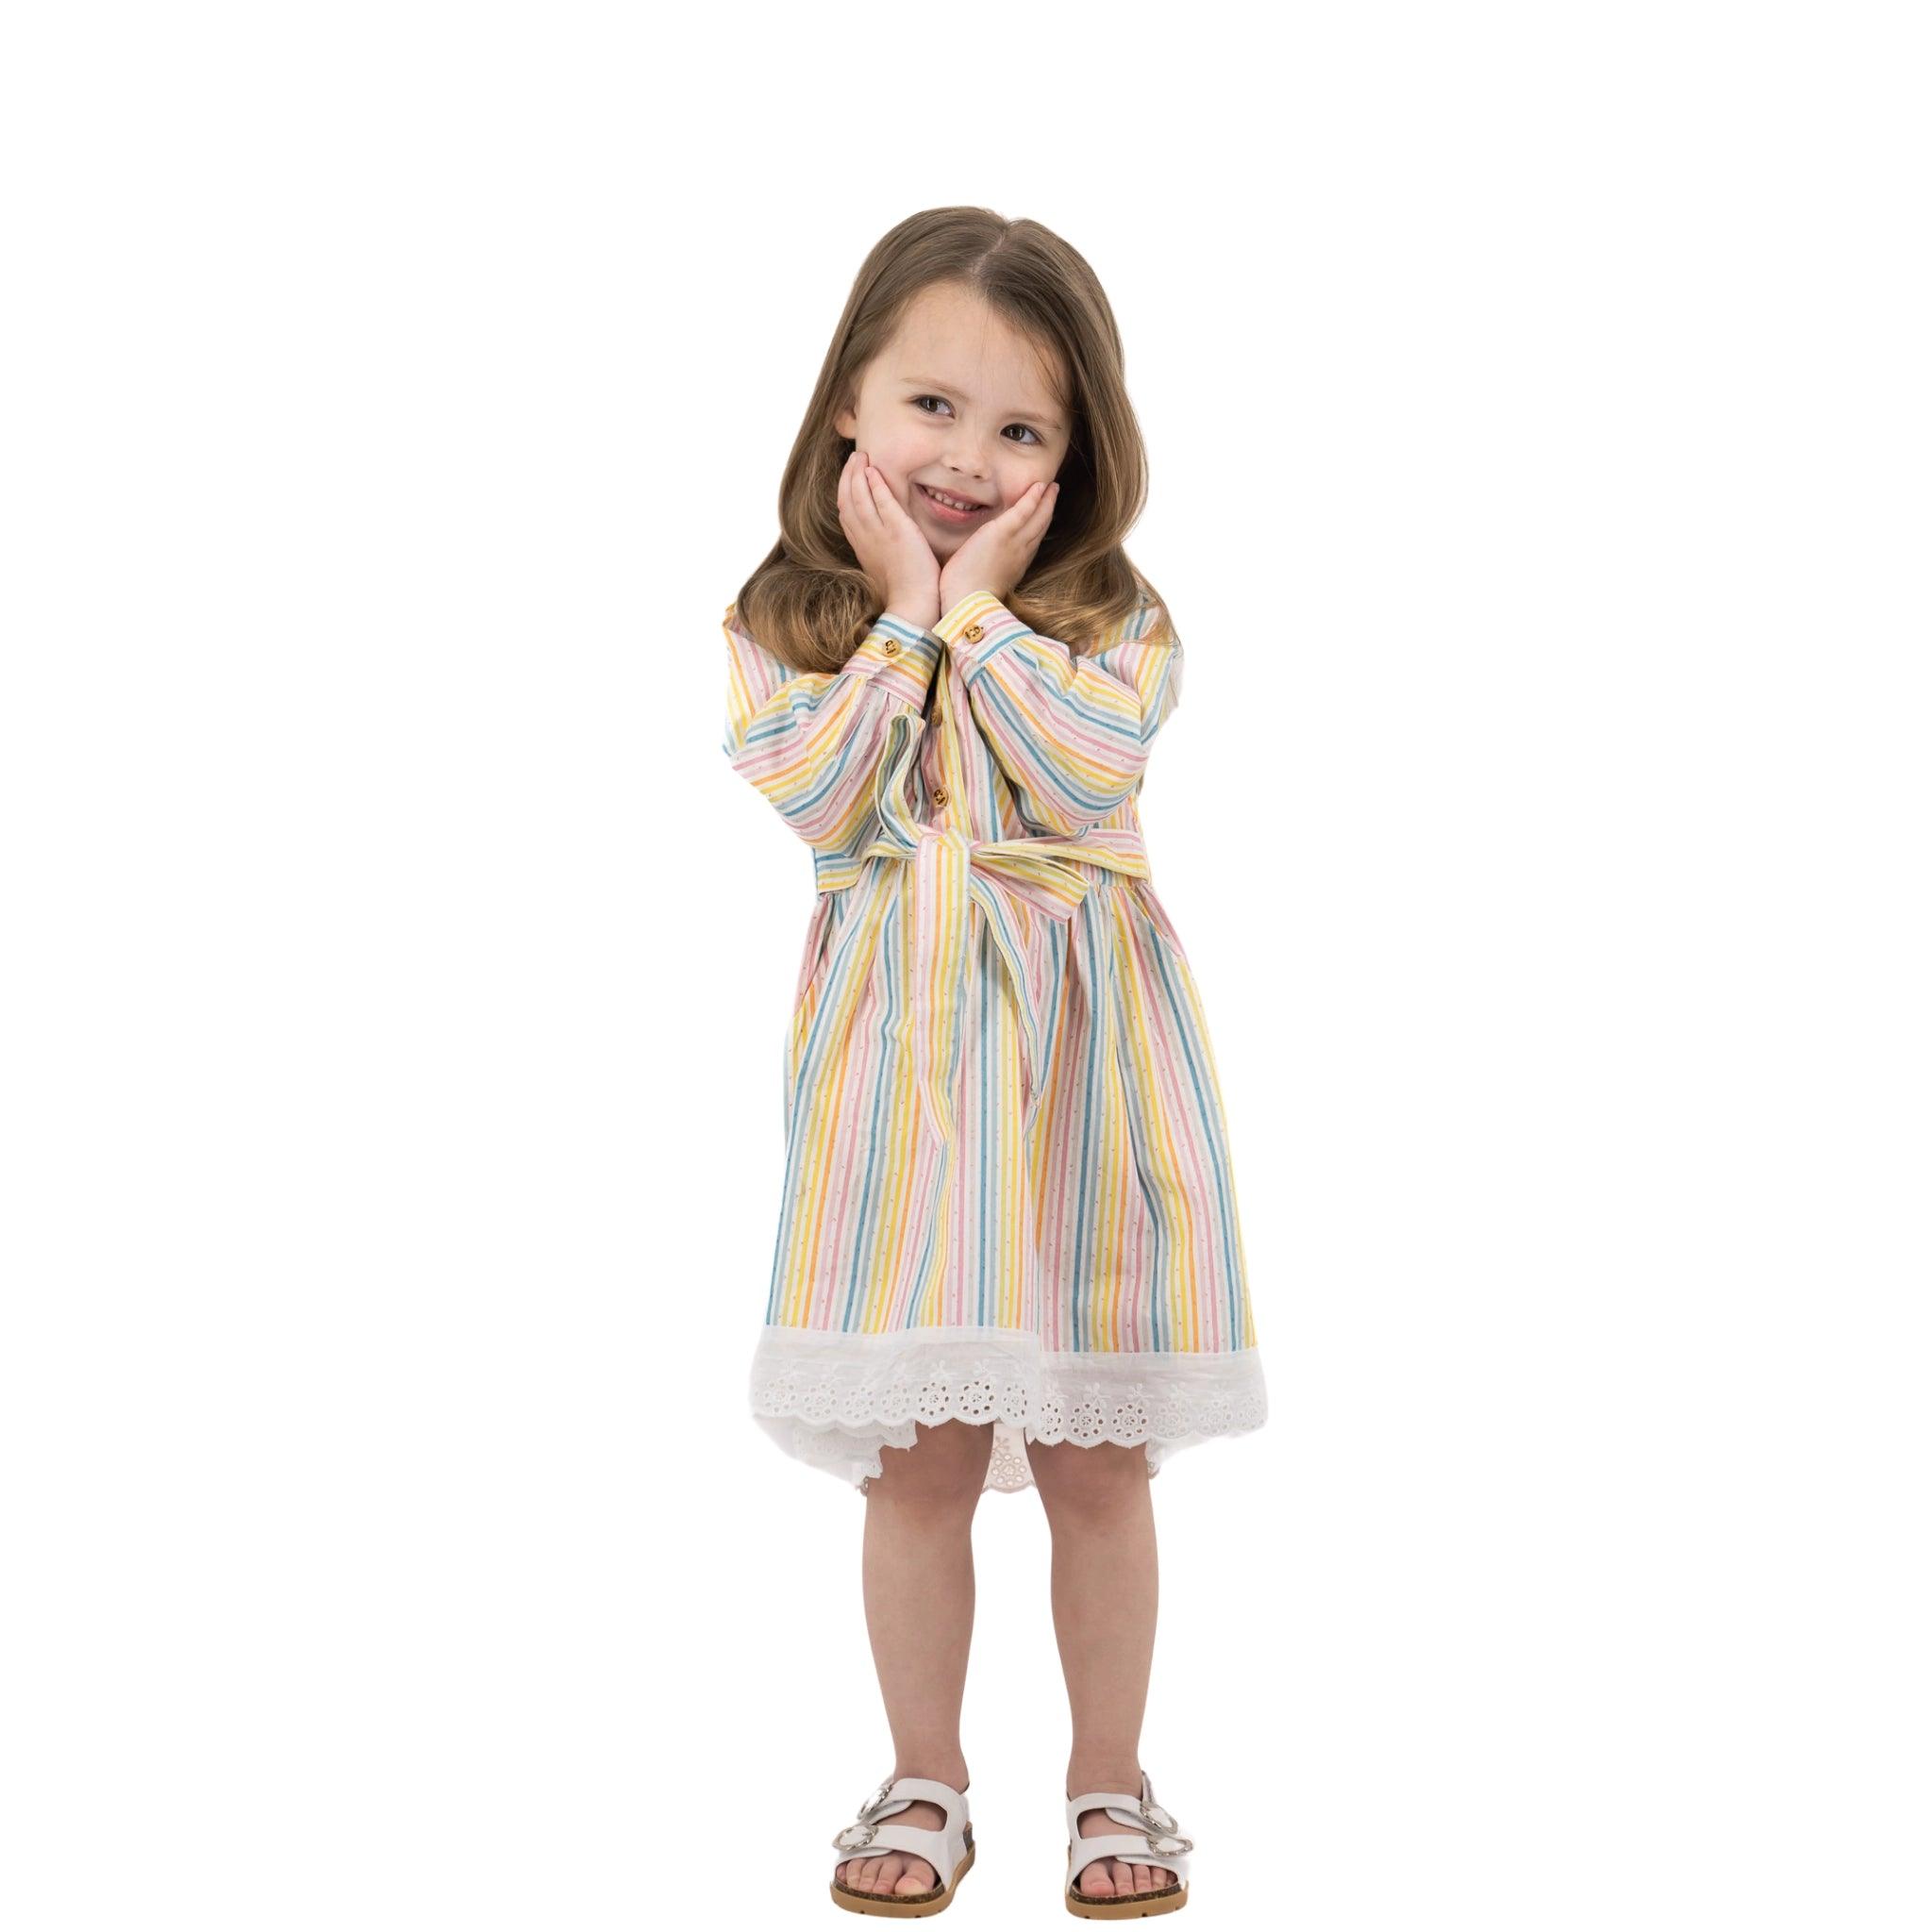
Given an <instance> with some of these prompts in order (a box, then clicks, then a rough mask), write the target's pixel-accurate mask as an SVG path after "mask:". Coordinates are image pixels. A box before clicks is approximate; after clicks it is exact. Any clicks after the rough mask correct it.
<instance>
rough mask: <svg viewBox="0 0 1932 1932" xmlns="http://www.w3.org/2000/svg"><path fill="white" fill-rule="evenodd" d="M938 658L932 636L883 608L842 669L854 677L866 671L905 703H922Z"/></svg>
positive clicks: (860, 675) (929, 686) (938, 653)
mask: <svg viewBox="0 0 1932 1932" xmlns="http://www.w3.org/2000/svg"><path fill="white" fill-rule="evenodd" d="M939 661H940V645H939V642H938V641H937V640H936V639H934V638H933V637H932V636H931V635H929V634H928V633H927V632H925V631H923V630H920V629H917V628H916V627H915V626H914V625H909V624H907V623H904V622H903V621H902V620H900V619H899V618H896V617H894V616H893V615H892V614H891V611H886V612H885V613H883V614H882V615H881V616H880V617H879V618H878V619H877V620H876V621H875V622H874V625H873V627H872V629H871V631H870V632H869V633H868V635H867V637H866V640H865V641H864V642H863V643H862V644H860V645H859V647H858V650H856V651H854V652H853V654H852V656H851V658H849V659H848V660H847V662H846V669H847V671H849V672H850V673H851V675H853V676H855V677H862V676H865V675H871V677H872V680H873V682H874V684H877V685H881V686H883V687H884V688H885V689H886V690H887V691H891V693H892V695H893V696H894V697H899V698H904V699H905V701H906V702H907V703H908V705H924V703H925V694H926V692H927V691H928V690H929V689H930V688H931V686H932V675H933V672H934V671H935V670H937V669H938V667H939Z"/></svg>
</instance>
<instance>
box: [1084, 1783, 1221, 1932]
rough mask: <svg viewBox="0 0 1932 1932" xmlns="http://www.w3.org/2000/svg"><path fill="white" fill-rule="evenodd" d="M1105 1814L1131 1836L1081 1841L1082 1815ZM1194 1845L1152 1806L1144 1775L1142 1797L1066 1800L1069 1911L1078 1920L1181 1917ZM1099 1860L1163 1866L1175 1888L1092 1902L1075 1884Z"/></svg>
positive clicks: (1168, 1814) (1096, 1795)
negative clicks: (1171, 1914)
mask: <svg viewBox="0 0 1932 1932" xmlns="http://www.w3.org/2000/svg"><path fill="white" fill-rule="evenodd" d="M1083 1811H1105V1812H1106V1813H1107V1815H1108V1817H1109V1818H1111V1819H1112V1820H1113V1822H1114V1823H1115V1824H1123V1825H1127V1826H1129V1827H1131V1834H1129V1833H1126V1832H1110V1833H1108V1835H1107V1836H1106V1837H1105V1838H1082V1837H1081V1836H1080V1814H1081V1813H1082V1812H1083ZM1193 1849H1194V1840H1192V1839H1191V1838H1186V1837H1183V1836H1182V1834H1181V1827H1180V1824H1179V1822H1178V1821H1177V1820H1176V1819H1175V1817H1174V1813H1173V1812H1172V1811H1169V1810H1167V1809H1165V1808H1164V1807H1161V1806H1159V1805H1157V1804H1156V1803H1155V1802H1154V1786H1153V1783H1152V1781H1151V1780H1150V1779H1149V1778H1148V1775H1147V1774H1146V1773H1145V1772H1144V1771H1143V1772H1142V1773H1141V1795H1140V1796H1139V1797H1138V1798H1136V1797H1130V1796H1129V1795H1128V1794H1127V1793H1126V1792H1125V1791H1086V1792H1083V1793H1082V1794H1081V1795H1080V1796H1079V1797H1077V1798H1069V1799H1068V1800H1067V1894H1066V1895H1067V1909H1068V1911H1070V1912H1072V1913H1073V1914H1074V1917H1075V1918H1076V1919H1144V1918H1147V1917H1149V1916H1150V1915H1152V1914H1153V1913H1155V1912H1177V1911H1179V1910H1180V1908H1181V1907H1183V1906H1184V1905H1186V1904H1187V1902H1188V1857H1187V1855H1188V1854H1189V1853H1190V1852H1191V1851H1192V1850H1193ZM1096 1858H1122V1859H1124V1860H1125V1861H1126V1863H1128V1864H1129V1865H1164V1866H1165V1867H1166V1868H1167V1869H1168V1870H1169V1871H1170V1872H1172V1873H1173V1874H1174V1883H1173V1884H1172V1885H1164V1886H1162V1887H1161V1888H1160V1890H1158V1891H1136V1892H1122V1893H1121V1894H1120V1895H1119V1896H1118V1897H1116V1898H1092V1897H1090V1896H1089V1895H1088V1894H1087V1893H1085V1892H1082V1891H1076V1890H1074V1881H1075V1880H1076V1879H1077V1878H1078V1877H1079V1875H1080V1874H1081V1873H1082V1872H1084V1871H1085V1870H1086V1869H1087V1867H1088V1866H1089V1865H1091V1864H1092V1863H1093V1861H1094V1860H1095V1859H1096Z"/></svg>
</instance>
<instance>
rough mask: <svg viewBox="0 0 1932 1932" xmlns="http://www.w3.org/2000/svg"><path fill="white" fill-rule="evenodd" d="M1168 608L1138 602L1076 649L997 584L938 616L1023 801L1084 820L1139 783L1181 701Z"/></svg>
mask: <svg viewBox="0 0 1932 1932" xmlns="http://www.w3.org/2000/svg"><path fill="white" fill-rule="evenodd" d="M1161 615H1162V612H1161V608H1160V606H1159V605H1158V603H1155V602H1153V601H1152V600H1151V599H1149V600H1147V601H1144V602H1143V603H1142V604H1141V607H1140V608H1139V609H1137V610H1135V611H1132V612H1130V613H1129V614H1128V615H1127V616H1126V617H1125V618H1124V619H1123V620H1122V621H1121V623H1120V625H1118V626H1117V628H1116V630H1115V632H1114V633H1113V635H1112V636H1110V637H1109V638H1108V641H1106V642H1105V643H1104V644H1103V645H1102V647H1101V648H1100V649H1098V650H1096V651H1092V652H1089V653H1085V654H1080V655H1076V654H1075V653H1074V652H1073V651H1072V650H1070V649H1069V648H1068V647H1067V646H1066V645H1065V644H1063V643H1061V642H1060V641H1059V640H1058V638H1050V637H1045V636H1042V635H1041V633H1040V632H1039V631H1035V630H1029V629H1027V627H1026V626H1025V625H1024V624H1022V623H1021V622H1020V620H1019V619H1018V618H1017V617H1015V616H1014V615H1013V613H1012V612H1011V611H1010V610H1008V608H1007V607H1006V606H1005V605H1004V604H1003V603H1001V602H1000V600H999V599H998V598H997V597H995V596H994V595H993V594H992V592H991V591H974V592H972V593H971V594H970V595H968V596H965V597H962V598H960V600H959V601H958V603H957V604H955V605H954V606H953V608H951V609H950V610H949V611H947V612H946V614H945V615H944V616H943V617H941V619H940V621H939V623H938V624H937V625H934V626H933V635H934V636H935V637H937V638H939V639H940V640H941V641H942V642H943V643H944V644H945V646H946V648H947V650H948V651H950V652H951V653H952V656H953V660H954V662H955V663H956V664H957V665H958V668H959V671H960V675H962V676H963V677H964V679H965V681H966V691H967V697H968V700H969V702H970V703H971V705H972V708H973V715H974V720H975V721H976V723H977V724H978V726H979V730H980V735H981V736H982V737H983V738H984V739H985V741H986V743H987V746H988V749H989V750H991V753H992V756H993V758H994V759H995V760H996V761H997V763H998V764H999V767H1000V769H1001V770H1002V771H1003V772H1004V773H1005V774H1006V775H1007V778H1008V782H1009V783H1010V784H1011V785H1012V786H1013V788H1014V791H1015V793H1016V795H1017V797H1018V802H1019V805H1020V809H1021V810H1022V811H1023V812H1024V814H1025V816H1026V817H1027V818H1028V819H1029V820H1031V821H1032V822H1033V823H1035V824H1041V825H1044V826H1047V827H1049V828H1051V829H1052V830H1054V831H1058V832H1076V831H1078V830H1079V829H1080V828H1081V827H1082V826H1085V825H1091V824H1097V823H1098V822H1099V821H1100V820H1102V819H1104V818H1106V817H1107V816H1108V814H1109V813H1111V812H1113V811H1116V810H1118V809H1119V808H1120V806H1121V804H1122V802H1123V801H1124V799H1126V798H1127V797H1128V796H1129V795H1130V794H1131V793H1132V792H1133V791H1134V789H1135V788H1136V787H1137V786H1138V785H1139V784H1140V782H1141V774H1142V773H1143V772H1144V771H1145V769H1146V765H1147V753H1148V748H1149V747H1150V746H1151V745H1152V743H1153V742H1154V735H1155V733H1156V732H1157V731H1158V730H1159V729H1160V727H1161V725H1162V724H1165V723H1166V722H1167V719H1168V716H1169V714H1170V713H1171V712H1172V711H1173V710H1174V706H1175V705H1176V704H1178V703H1179V702H1180V694H1181V647H1180V641H1179V640H1178V639H1176V638H1174V636H1173V635H1172V634H1171V633H1168V634H1166V635H1163V636H1161V637H1160V640H1159V641H1158V642H1157V641H1154V638H1155V634H1156V632H1157V631H1159V630H1160V628H1161V625H1160V619H1161Z"/></svg>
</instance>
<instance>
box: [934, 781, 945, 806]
mask: <svg viewBox="0 0 1932 1932" xmlns="http://www.w3.org/2000/svg"><path fill="white" fill-rule="evenodd" d="M932 802H933V803H934V804H935V805H943V804H945V802H946V788H945V787H944V786H943V785H935V786H934V787H933V788H932Z"/></svg>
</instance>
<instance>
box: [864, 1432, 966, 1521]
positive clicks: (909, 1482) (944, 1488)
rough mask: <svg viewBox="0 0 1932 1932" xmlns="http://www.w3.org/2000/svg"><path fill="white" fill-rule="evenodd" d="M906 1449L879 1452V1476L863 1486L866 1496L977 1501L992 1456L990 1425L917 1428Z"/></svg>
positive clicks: (928, 1500) (889, 1449)
mask: <svg viewBox="0 0 1932 1932" xmlns="http://www.w3.org/2000/svg"><path fill="white" fill-rule="evenodd" d="M913 1428H914V1430H915V1432H916V1435H915V1440H914V1441H913V1445H912V1447H911V1448H909V1449H893V1448H884V1449H881V1450H880V1451H879V1470H880V1474H878V1475H875V1476H874V1477H873V1478H872V1480H871V1481H870V1482H869V1483H867V1485H866V1491H865V1492H866V1494H867V1495H868V1496H873V1495H878V1494H881V1493H886V1494H890V1495H892V1496H908V1497H917V1498H918V1499H919V1500H921V1501H922V1502H936V1501H946V1500H952V1501H958V1502H969V1501H976V1500H977V1499H978V1496H979V1492H980V1491H981V1490H982V1489H983V1488H984V1487H985V1483H986V1471H987V1465H988V1463H989V1462H990V1461H991V1457H992V1426H991V1424H989V1423H967V1422H958V1421H955V1422H946V1423H939V1424H930V1425H929V1424H925V1423H915V1424H913Z"/></svg>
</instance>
